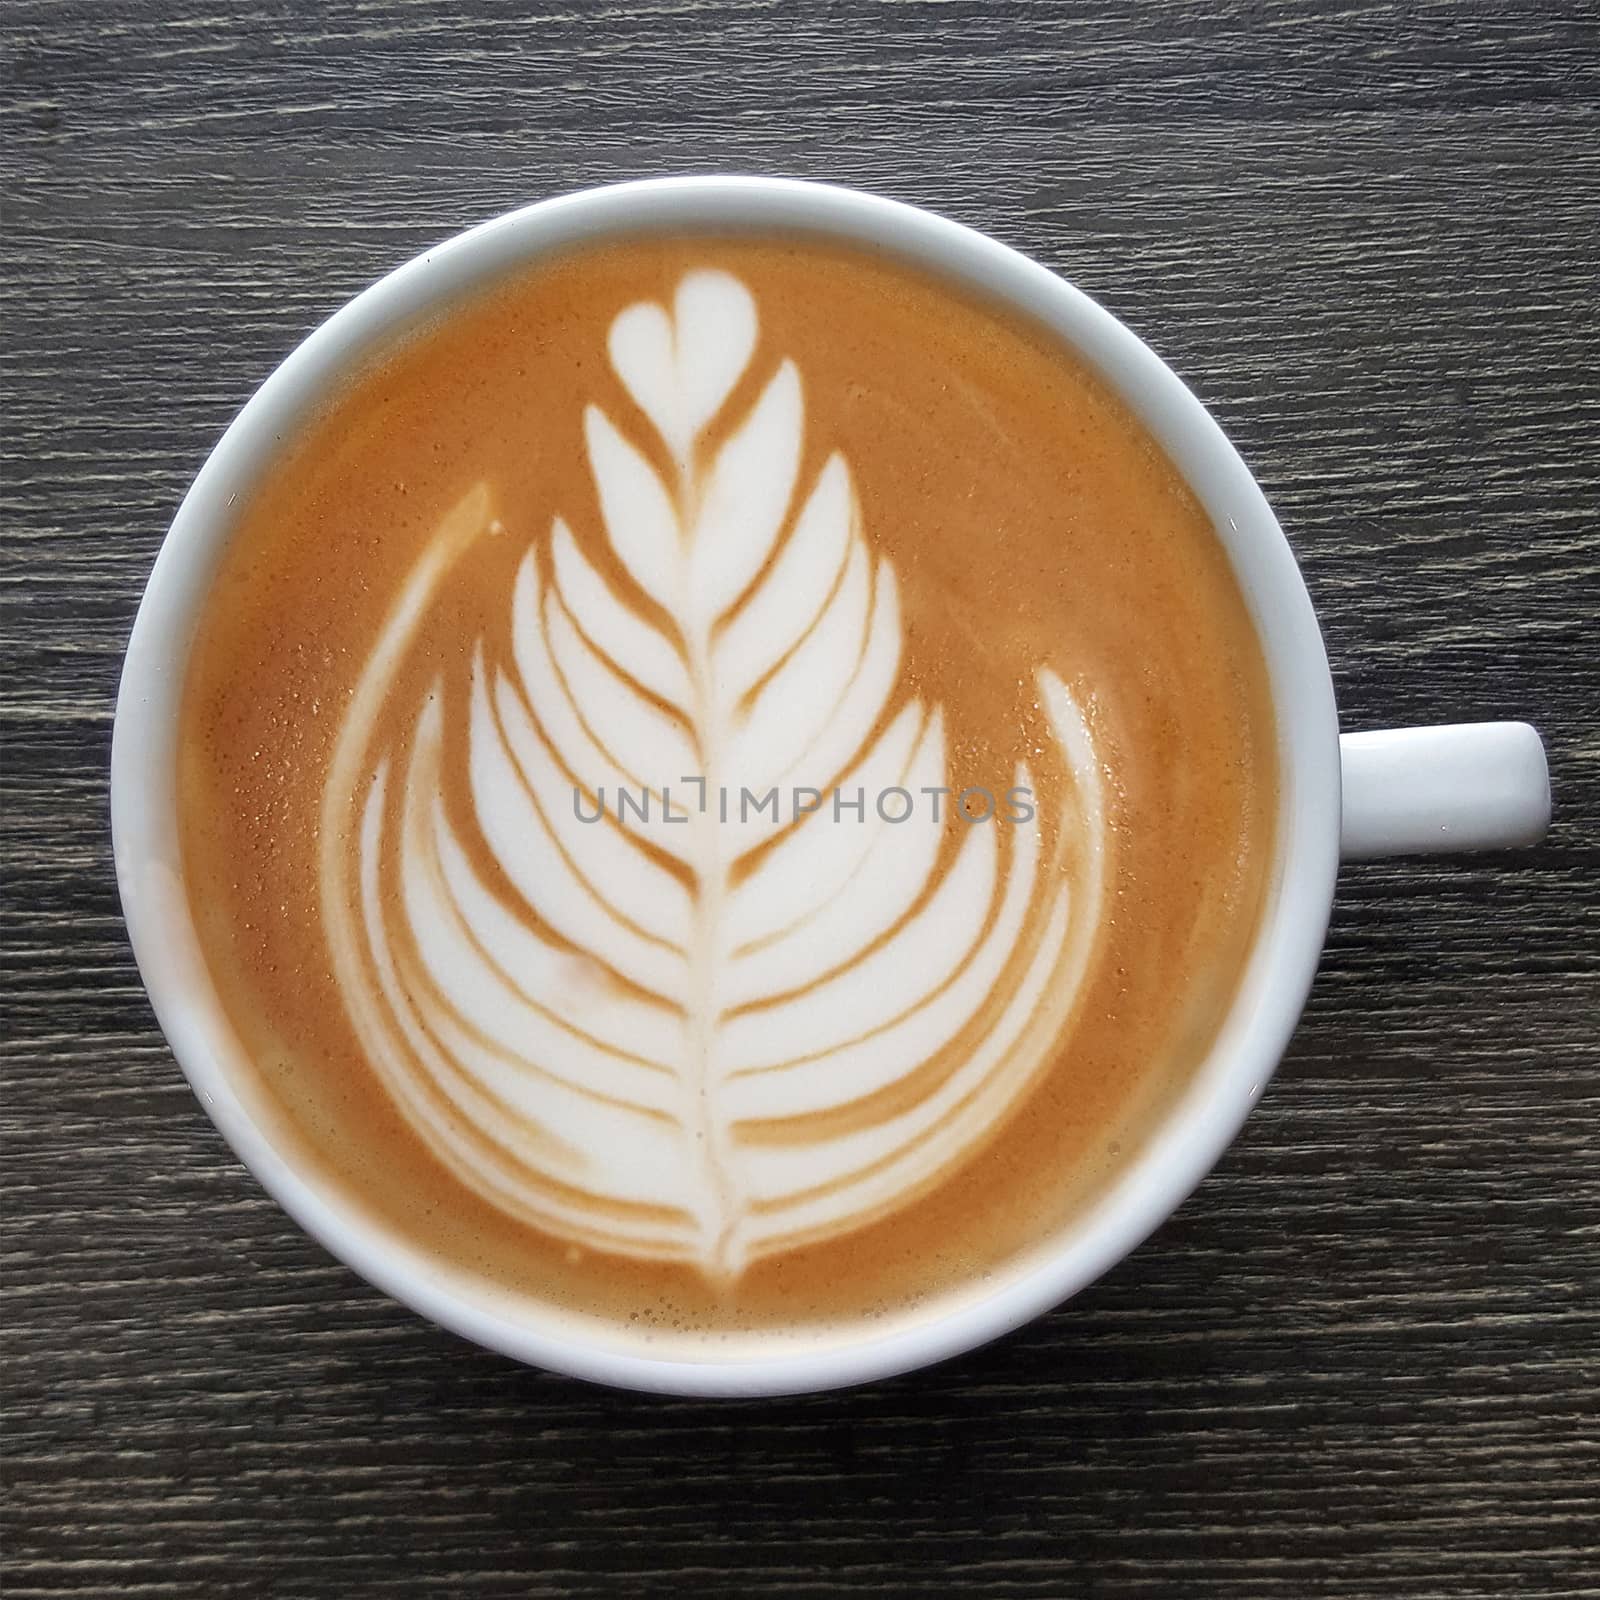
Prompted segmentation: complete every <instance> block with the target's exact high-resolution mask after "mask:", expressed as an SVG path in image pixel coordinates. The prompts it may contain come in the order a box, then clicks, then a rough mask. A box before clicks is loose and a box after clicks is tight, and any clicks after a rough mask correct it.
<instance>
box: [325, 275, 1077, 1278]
mask: <svg viewBox="0 0 1600 1600" xmlns="http://www.w3.org/2000/svg"><path fill="white" fill-rule="evenodd" d="M758 333H759V329H758V325H757V311H756V307H755V305H754V302H753V301H752V299H751V297H750V295H749V294H748V292H747V291H746V290H745V289H744V287H743V286H742V285H741V284H739V283H738V281H737V280H736V279H734V278H732V277H730V276H729V275H727V274H725V273H719V272H693V273H690V274H689V275H688V276H687V277H686V278H685V279H684V280H683V281H682V283H680V285H679V286H678V289H677V292H676V294H675V295H674V298H673V301H672V304H671V306H670V307H667V306H663V305H658V304H652V303H642V304H639V305H634V306H629V307H626V308H623V309H622V310H621V311H620V312H619V314H618V315H617V317H616V318H615V320H614V321H613V323H612V325H611V328H610V333H609V339H608V341H607V346H606V347H607V350H608V353H609V357H610V360H611V363H612V366H613V369H614V371H615V373H616V375H617V377H618V379H619V380H620V382H621V384H622V386H623V389H624V390H625V391H626V393H627V395H628V396H629V398H630V399H631V400H632V402H633V408H624V411H623V412H619V413H618V414H617V415H612V414H609V413H608V412H607V410H606V409H605V407H604V404H603V397H600V398H593V399H589V398H586V397H583V396H579V397H577V398H576V400H575V404H577V405H581V406H582V407H583V422H584V447H585V450H586V459H587V465H588V467H589V470H590V473H591V475H592V478H593V488H594V496H593V502H592V508H593V509H591V508H589V507H585V506H581V505H578V506H563V507H561V508H559V513H560V514H559V515H558V516H556V517H555V518H554V520H553V522H552V524H551V527H550V530H549V534H548V537H546V538H543V539H538V540H536V541H535V542H534V544H533V545H532V547H530V548H529V549H528V550H527V551H526V552H525V554H524V555H523V557H522V559H521V561H520V564H519V566H518V568H517V572H516V577H515V581H514V584H513V587H512V592H511V594H510V596H509V597H508V605H507V609H506V615H505V617H504V619H503V620H502V621H499V622H496V621H495V620H493V619H490V620H489V621H488V622H486V623H485V625H484V636H483V637H482V638H481V639H479V640H475V641H471V642H470V643H469V646H468V648H467V651H466V657H467V660H468V662H469V665H468V666H466V667H465V668H452V667H451V666H450V663H451V662H452V661H453V660H455V659H457V658H459V657H460V656H461V654H462V641H460V640H458V639H452V638H450V637H448V635H447V632H446V631H444V630H442V629H441V632H440V634H439V635H437V636H435V635H434V634H432V633H430V631H429V622H430V619H431V618H432V617H433V615H434V600H435V597H436V594H437V591H438V590H439V587H440V585H441V584H442V583H443V581H444V579H445V577H446V575H447V573H448V571H449V570H450V567H451V565H452V564H453V563H454V562H457V561H471V560H473V559H475V545H474V539H473V536H474V534H475V532H476V531H477V530H478V529H479V528H481V527H486V526H487V525H488V523H489V522H490V520H491V504H492V496H491V495H490V493H489V491H488V490H487V489H481V490H478V491H475V493H474V494H473V495H471V496H468V497H467V499H465V500H464V501H463V502H462V504H461V505H460V506H459V507H457V508H456V510H455V512H453V513H452V515H451V517H449V518H447V519H446V522H445V524H444V525H443V526H442V527H441V530H440V533H439V536H438V538H437V540H436V541H435V542H434V544H433V545H431V546H430V547H429V548H428V550H427V551H425V553H424V555H423V557H422V558H421V560H420V561H419V563H418V566H417V568H416V570H415V572H414V573H413V575H412V578H411V580H410V581H409V583H408V585H407V588H406V590H405V592H404V593H403V595H402V597H401V600H400V602H399V603H398V604H397V606H396V608H395V610H394V612H393V613H392V614H391V616H390V618H389V621H388V623H387V624H386V626H385V629H384V631H383V633H382V634H381V636H380V639H379V642H378V644H377V646H376V647H375V649H374V651H373V653H372V656H371V658H370V659H369V661H368V663H367V666H366V669H365V672H364V674H363V677H362V680H361V683H360V684H359V686H358V689H357V692H356V695H355V697H354V699H353V701H352V703H351V706H350V709H349V712H348V714H347V716H346V718H345V721H344V724H343V726H342V728H341V731H340V735H339V739H338V743H337V747H336V750H335V753H334V759H333V762H332V765H331V768H330V772H329V776H328V781H327V787H326V791H325V794H324V818H323V820H324V825H323V832H322V855H321V870H322V894H323V916H324V922H325V926H326V930H327V936H328V941H329V946H330V950H331V954H332V958H333V967H334V972H335V975H336V978H337V980H338V983H339V986H340V990H341V993H342V994H343V996H344V999H345V1004H346V1007H347V1010H348V1012H349V1015H350V1018H351V1021H352V1023H353V1025H354V1027H355V1029H356V1032H357V1034H358V1036H359V1038H360V1041H361V1044H362V1047H363V1049H364V1050H365V1051H366V1052H367V1054H368V1055H369V1057H370V1058H371V1060H372V1062H373V1064H374V1066H375V1068H376V1070H377V1071H378V1073H379V1074H380V1076H381V1078H382V1080H383V1082H384V1083H385V1085H386V1086H387V1088H388V1090H389V1092H390V1093H391V1095H392V1096H393V1099H394V1101H395V1104H396V1105H397V1106H398V1107H399V1108H400V1110H401V1111H402V1113H403V1114H404V1115H405V1117H406V1118H407V1119H408V1121H409V1122H410V1123H411V1125H412V1126H413V1127H414V1128H415V1130H416V1131H417V1133H418V1134H419V1136H420V1137H421V1138H422V1139H423V1141H424V1142H425V1143H426V1144H427V1146H428V1147H429V1148H430V1149H431V1150H432V1151H433V1153H434V1154H435V1155H436V1156H437V1157H438V1159H439V1160H440V1161H441V1162H442V1163H444V1165H445V1166H446V1167H448V1168H449V1169H450V1170H451V1171H452V1172H453V1173H454V1174H455V1175H456V1176H457V1177H458V1178H459V1179H460V1180H461V1181H462V1182H463V1183H464V1184H466V1185H467V1186H468V1187H470V1188H472V1189H473V1190H475V1191H476V1192H478V1193H479V1194H481V1195H482V1196H483V1197H484V1198H485V1199H487V1200H489V1201H490V1202H491V1203H493V1204H495V1205H496V1206H499V1207H501V1208H502V1209H504V1210H506V1211H507V1212H509V1213H511V1214H513V1215H515V1216H518V1217H520V1218H524V1219H526V1220H528V1221H530V1222H532V1223H534V1224H535V1225H536V1226H538V1227H539V1228H541V1229H543V1230H545V1231H546V1232H548V1233H550V1234H552V1235H554V1236H556V1237H557V1238H560V1239H562V1240H565V1241H567V1242H568V1244H569V1245H570V1246H571V1247H573V1248H576V1249H579V1250H585V1249H597V1250H608V1251H615V1252H620V1253H623V1254H631V1255H635V1256H639V1257H643V1258H648V1259H651V1260H656V1261H670V1262H679V1263H682V1264H685V1265H687V1266H690V1267H693V1268H695V1269H698V1270H699V1271H701V1272H703V1273H704V1274H706V1275H707V1276H710V1277H713V1278H715V1277H722V1278H728V1277H732V1276H735V1275H737V1274H739V1273H740V1272H742V1271H743V1270H745V1268H746V1267H747V1266H748V1265H749V1264H750V1263H751V1262H752V1261H755V1260H757V1259H759V1258H761V1257H763V1256H766V1255H769V1254H773V1253H776V1252H780V1251H782V1250H785V1249H789V1248H792V1247H793V1246H795V1245H797V1244H800V1243H804V1242H808V1241H811V1240H817V1239H823V1238H829V1237H833V1236H836V1235H839V1234H843V1233H847V1232H849V1231H851V1230H853V1229H857V1228H860V1227H862V1226H863V1225H865V1224H866V1223H868V1222H871V1221H872V1220H874V1219H875V1218H876V1217H878V1216H880V1215H882V1214H884V1213H885V1212H887V1211H889V1210H892V1209H894V1208H895V1207H897V1206H900V1205H904V1204H905V1203H907V1202H908V1201H909V1200H911V1199H913V1198H914V1197H916V1196H917V1195H919V1194H921V1193H923V1192H924V1191H926V1190H927V1189H928V1188H930V1187H931V1186H933V1185H935V1184H937V1183H939V1182H941V1181H942V1180H943V1179H945V1178H947V1177H948V1176H949V1175H950V1174H951V1173H953V1172H954V1171H955V1170H956V1169H957V1168H959V1167H960V1166H961V1165H962V1164H963V1162H964V1161H965V1160H966V1159H967V1158H968V1157H969V1156H971V1155H972V1154H973V1153H975V1152H976V1151H977V1150H978V1149H979V1148H980V1147H981V1146H983V1145H984V1144H985V1143H986V1141H987V1140H988V1139H989V1138H990V1137H991V1136H992V1135H993V1134H994V1133H995V1131H996V1130H997V1129H998V1127H999V1126H1000V1124H1001V1123H1002V1122H1003V1121H1004V1119H1005V1118H1006V1117H1007V1116H1008V1114H1009V1113H1010V1112H1012V1111H1013V1110H1014V1109H1015V1108H1016V1107H1017V1106H1018V1104H1019V1103H1020V1102H1021V1100H1022V1098H1023V1097H1024V1096H1025V1094H1026V1092H1027V1090H1028V1088H1029V1087H1030V1085H1031V1084H1032V1083H1033V1082H1034V1081H1035V1080H1036V1078H1037V1076H1038V1074H1039V1073H1040V1072H1041V1071H1042V1069H1043V1068H1044V1066H1045V1065H1046V1064H1047V1062H1048V1060H1049V1058H1050V1055H1051V1053H1052V1051H1054V1050H1056V1049H1057V1048H1059V1046H1060V1041H1061V1039H1062V1036H1063V1032H1064V1029H1065V1026H1066V1022H1067V1019H1068V1018H1069V1016H1070V1013H1071V1010H1072V1007H1073V1005H1074V1003H1075V1001H1076V998H1077V996H1078V994H1079V992H1080V990H1081V987H1082V985H1083V982H1084V979H1085V974H1086V972H1087V970H1088V967H1089V963H1090V960H1091V957H1092V950H1093V939H1094V934H1095V930H1096V927H1097V925H1098V923H1099V920H1100V916H1101V902H1102V898H1103V884H1104V879H1105V851H1106V837H1107V834H1106V825H1105V816H1104V802H1103V799H1102V795H1101V777H1100V769H1099V763H1098V759H1097V756H1096V752H1095V747H1094V740H1093V736H1092V732H1091V730H1090V728H1089V725H1088V723H1087V721H1086V720H1085V719H1084V717H1083V716H1082V713H1081V711H1080V710H1079V708H1078V706H1077V704H1076V702H1075V700H1074V698H1073V696H1072V694H1071V692H1070V691H1069V689H1068V688H1067V686H1066V685H1065V684H1064V683H1063V682H1062V681H1061V680H1060V679H1059V678H1057V677H1055V676H1054V675H1053V674H1051V673H1049V672H1047V671H1043V670H1041V671H1040V672H1039V674H1038V677H1037V687H1038V695H1039V707H1040V714H1041V717H1042V719H1043V722H1044V724H1045V725H1046V726H1047V728H1048V738H1049V739H1050V740H1051V741H1052V742H1053V749H1052V750H1051V751H1049V752H1046V754H1045V760H1046V764H1047V765H1048V766H1049V768H1050V770H1051V771H1052V772H1059V773H1060V774H1061V781H1059V782H1058V783H1056V784H1055V786H1054V787H1053V788H1051V789H1049V790H1048V792H1047V793H1046V792H1041V796H1040V820H1039V821H1037V822H1035V823H1033V824H1030V825H1018V826H1015V827H1004V826H1002V825H1000V824H997V823H990V824H988V825H985V826H968V825H966V824H965V823H962V822H958V821H955V820H954V819H947V820H946V821H945V823H944V824H943V825H941V826H935V825H934V822H933V820H932V816H931V814H930V812H929V811H928V809H927V802H926V800H923V801H922V805H923V810H922V811H920V812H919V813H917V814H916V815H914V816H913V817H912V818H910V819H908V820H906V821H904V822H899V821H896V820H894V818H895V816H896V814H897V813H896V810H895V808H894V807H891V808H890V809H889V810H888V811H885V809H884V807H883V806H882V805H881V804H880V803H879V797H881V796H883V795H885V794H886V793H890V792H896V791H897V792H899V793H900V794H903V795H905V796H906V797H907V798H908V799H909V798H911V797H915V796H926V795H927V794H929V793H932V792H937V791H940V790H947V789H948V788H949V786H950V782H951V767H950V760H949V756H950V752H949V750H948V748H947V731H946V719H945V715H944V713H943V711H942V709H941V708H940V707H939V706H938V705H930V704H928V703H926V701H925V700H924V699H923V698H920V697H919V696H918V695H917V694H916V693H914V692H913V691H912V688H911V686H910V685H909V684H908V682H907V681H906V676H907V675H906V672H905V667H904V657H905V635H904V627H903V623H902V618H901V610H900V600H899V586H898V584H897V582H896V578H895V574H894V571H893V570H892V568H891V566H890V565H889V563H888V561H887V560H886V559H885V558H883V557H882V556H880V555H878V554H876V553H875V552H874V549H873V547H872V545H871V544H870V543H869V534H870V532H871V530H869V529H867V528H865V527H864V526H863V524H862V515H861V507H860V503H859V500H858V498H857V494H856V489H855V482H854V478H853V473H852V467H851V463H850V462H849V461H848V460H847V459H846V458H845V456H844V455H843V454H842V453H840V452H838V451H835V452H834V453H832V454H829V455H827V456H826V457H825V459H824V460H823V463H822V465H821V467H820V469H816V470H814V471H813V472H811V473H808V474H806V475H805V476H804V477H802V473H801V464H802V462H803V460H804V459H805V458H806V451H805V448H804V447H805V427H806V421H805V389H804V385H803V382H802V375H801V374H800V372H799V371H798V369H797V368H796V367H795V366H794V365H793V364H792V363H791V362H789V361H787V360H785V359H783V358H782V357H781V355H779V356H776V357H773V358H770V365H766V364H765V363H766V362H767V361H768V359H769V358H767V357H765V356H760V355H758V352H759V350H760V341H759V338H758ZM824 444H826V441H824ZM439 614H440V616H443V615H444V613H443V612H442V611H441V612H440V613H439ZM419 657H420V658H422V659H425V660H432V661H434V662H436V663H437V672H436V675H435V678H434V680H433V682H432V686H431V687H430V688H429V689H428V690H427V691H426V692H425V693H421V694H420V695H419V694H418V691H417V690H416V689H415V688H414V687H407V686H408V685H415V684H416V683H417V682H419V681H421V679H420V678H419V677H418V675H417V674H416V673H415V672H407V671H404V670H402V669H403V668H405V667H406V665H407V663H408V662H411V661H413V660H415V659H417V658H419ZM452 672H454V673H456V674H457V676H452ZM407 696H412V697H414V703H413V701H412V700H408V699H407ZM396 727H398V728H400V729H402V730H404V731H403V732H401V733H399V734H396V733H393V732H392V731H388V730H392V729H394V728H396ZM463 763H464V764H463ZM1009 776H1010V779H1011V781H1012V782H1013V783H1014V784H1016V785H1020V786H1022V787H1024V788H1032V787H1033V785H1034V783H1035V779H1036V774H1035V773H1033V772H1031V771H1030V769H1029V768H1028V767H1027V766H1018V767H1017V768H1016V769H1015V771H1013V772H1012V773H1011V774H1010V775H1009ZM690 777H693V778H694V779H695V780H696V782H695V783H693V784H690V783H688V782H686V780H687V779H689V778H690ZM1004 787H1005V785H1003V784H999V783H997V784H996V785H995V788H996V791H997V792H998V791H1000V790H1002V789H1003V788H1004ZM797 790H798V791H801V792H804V793H806V794H808V795H814V796H815V797H816V805H815V806H814V807H812V808H810V809H805V808H801V807H798V806H797V805H796V804H795V803H794V800H793V798H792V797H793V796H794V794H795V791H797ZM858 796H859V799H858V798H857V797H858ZM841 797H844V798H848V800H849V801H850V802H851V805H852V806H854V807H855V809H853V810H851V809H842V808H841V807H840V806H839V805H838V804H837V803H836V801H837V800H838V799H839V798H841ZM751 801H755V802H756V804H755V805H754V807H753V809H752V806H751V804H750V802H751ZM913 803H915V802H913ZM896 804H897V805H898V802H897V803H896Z"/></svg>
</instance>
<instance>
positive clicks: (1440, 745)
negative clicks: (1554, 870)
mask: <svg viewBox="0 0 1600 1600" xmlns="http://www.w3.org/2000/svg"><path fill="white" fill-rule="evenodd" d="M1339 760H1340V765H1341V769H1342V773H1343V777H1342V789H1343V802H1344V812H1343V823H1342V825H1341V827H1340V834H1339V850H1340V854H1341V855H1342V856H1343V857H1344V859H1345V860H1346V861H1365V860H1368V859H1370V858H1371V857H1373V856H1395V855H1416V854H1428V855H1433V854H1438V853H1439V852H1441V851H1447V850H1502V849H1506V848H1508V847H1510V846H1513V845H1525V844H1537V843H1538V842H1539V840H1540V839H1542V838H1543V837H1544V834H1545V829H1546V828H1548V827H1549V826H1550V769H1549V767H1548V766H1547V764H1546V762H1545V754H1544V745H1543V744H1542V743H1541V741H1540V739H1539V735H1538V734H1537V733H1536V732H1535V731H1534V730H1533V729H1532V728H1531V727H1529V726H1528V724H1527V723H1526V722H1463V723H1456V724H1453V725H1450V726H1446V727H1438V728H1387V729H1384V730H1383V731H1382V732H1377V733H1346V734H1341V735H1340V737H1339Z"/></svg>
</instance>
